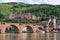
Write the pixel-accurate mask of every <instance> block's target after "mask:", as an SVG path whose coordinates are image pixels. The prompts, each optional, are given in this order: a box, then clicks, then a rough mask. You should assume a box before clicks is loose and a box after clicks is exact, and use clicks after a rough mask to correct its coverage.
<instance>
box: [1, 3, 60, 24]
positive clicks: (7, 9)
mask: <svg viewBox="0 0 60 40" xmlns="http://www.w3.org/2000/svg"><path fill="white" fill-rule="evenodd" d="M10 13H13V14H17V13H22V14H25V13H32V14H33V15H35V16H39V17H40V19H39V20H29V19H24V20H22V19H21V20H12V19H8V18H7V16H8V15H9V14H10ZM51 15H54V16H56V17H57V19H60V5H49V4H40V5H39V4H33V5H32V4H25V3H0V21H1V22H18V23H37V22H40V21H47V20H48V19H49V17H50V16H51Z"/></svg>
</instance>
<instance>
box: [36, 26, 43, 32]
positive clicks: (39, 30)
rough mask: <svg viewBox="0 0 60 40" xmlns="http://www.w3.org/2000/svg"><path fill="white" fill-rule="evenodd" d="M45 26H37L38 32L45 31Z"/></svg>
mask: <svg viewBox="0 0 60 40" xmlns="http://www.w3.org/2000/svg"><path fill="white" fill-rule="evenodd" d="M43 31H44V26H40V27H37V29H36V32H43Z"/></svg>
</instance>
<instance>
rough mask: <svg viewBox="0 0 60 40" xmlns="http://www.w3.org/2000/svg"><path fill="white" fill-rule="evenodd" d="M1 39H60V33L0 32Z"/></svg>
mask: <svg viewBox="0 0 60 40" xmlns="http://www.w3.org/2000/svg"><path fill="white" fill-rule="evenodd" d="M0 40H60V33H45V34H42V33H20V34H14V33H6V34H0Z"/></svg>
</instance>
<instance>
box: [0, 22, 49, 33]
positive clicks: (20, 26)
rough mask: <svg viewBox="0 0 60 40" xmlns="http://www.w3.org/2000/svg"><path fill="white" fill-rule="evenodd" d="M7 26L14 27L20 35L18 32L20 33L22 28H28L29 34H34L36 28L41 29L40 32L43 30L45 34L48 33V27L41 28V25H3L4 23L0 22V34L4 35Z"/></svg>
mask: <svg viewBox="0 0 60 40" xmlns="http://www.w3.org/2000/svg"><path fill="white" fill-rule="evenodd" d="M8 26H14V27H16V28H17V29H18V30H17V31H18V32H19V33H20V32H22V29H23V28H24V27H28V28H30V29H31V30H30V31H31V32H36V30H37V29H38V28H41V29H42V30H44V31H45V32H49V31H48V27H46V28H45V27H44V26H42V25H37V24H19V23H5V22H0V32H1V33H5V31H6V28H7V27H8Z"/></svg>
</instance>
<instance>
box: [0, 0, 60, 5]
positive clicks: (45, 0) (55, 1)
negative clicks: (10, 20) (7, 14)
mask: <svg viewBox="0 0 60 40" xmlns="http://www.w3.org/2000/svg"><path fill="white" fill-rule="evenodd" d="M2 2H4V3H5V2H23V3H29V4H52V5H60V0H0V3H2Z"/></svg>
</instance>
